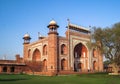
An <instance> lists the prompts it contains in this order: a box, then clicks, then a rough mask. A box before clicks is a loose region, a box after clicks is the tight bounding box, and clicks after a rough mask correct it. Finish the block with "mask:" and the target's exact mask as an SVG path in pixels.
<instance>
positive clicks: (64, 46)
mask: <svg viewBox="0 0 120 84" xmlns="http://www.w3.org/2000/svg"><path fill="white" fill-rule="evenodd" d="M61 54H62V55H65V54H67V47H66V45H65V44H62V45H61Z"/></svg>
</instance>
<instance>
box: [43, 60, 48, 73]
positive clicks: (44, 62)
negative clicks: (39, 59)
mask: <svg viewBox="0 0 120 84" xmlns="http://www.w3.org/2000/svg"><path fill="white" fill-rule="evenodd" d="M43 71H47V60H46V59H44V60H43Z"/></svg>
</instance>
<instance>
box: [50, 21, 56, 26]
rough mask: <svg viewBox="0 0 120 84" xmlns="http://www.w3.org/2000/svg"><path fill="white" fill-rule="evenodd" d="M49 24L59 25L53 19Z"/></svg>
mask: <svg viewBox="0 0 120 84" xmlns="http://www.w3.org/2000/svg"><path fill="white" fill-rule="evenodd" d="M49 25H57V23H56V21H54V20H51V21H50V23H49Z"/></svg>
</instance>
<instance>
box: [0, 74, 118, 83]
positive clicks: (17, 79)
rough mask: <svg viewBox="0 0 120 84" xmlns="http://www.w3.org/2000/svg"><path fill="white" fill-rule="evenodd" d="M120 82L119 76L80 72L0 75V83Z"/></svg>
mask: <svg viewBox="0 0 120 84" xmlns="http://www.w3.org/2000/svg"><path fill="white" fill-rule="evenodd" d="M23 83H24V84H120V76H109V75H107V74H101V73H97V74H82V75H68V76H67V75H66V76H53V77H48V76H34V75H3V74H2V75H0V84H23Z"/></svg>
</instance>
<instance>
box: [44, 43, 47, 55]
mask: <svg viewBox="0 0 120 84" xmlns="http://www.w3.org/2000/svg"><path fill="white" fill-rule="evenodd" d="M43 55H47V45H44V46H43Z"/></svg>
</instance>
